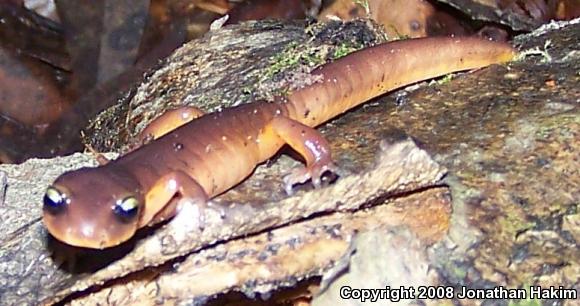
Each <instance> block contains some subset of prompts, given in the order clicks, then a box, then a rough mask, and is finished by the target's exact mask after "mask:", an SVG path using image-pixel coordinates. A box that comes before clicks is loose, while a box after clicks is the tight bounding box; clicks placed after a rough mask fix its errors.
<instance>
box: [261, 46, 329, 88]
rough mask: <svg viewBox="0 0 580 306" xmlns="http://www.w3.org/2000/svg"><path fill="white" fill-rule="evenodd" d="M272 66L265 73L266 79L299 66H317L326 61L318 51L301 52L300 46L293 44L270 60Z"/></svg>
mask: <svg viewBox="0 0 580 306" xmlns="http://www.w3.org/2000/svg"><path fill="white" fill-rule="evenodd" d="M270 62H271V65H270V67H269V68H268V69H266V70H265V72H264V79H270V78H272V77H273V76H275V75H276V74H278V73H280V72H283V71H286V70H289V69H292V68H296V67H298V65H308V66H316V65H319V64H322V63H323V62H324V59H323V58H322V57H321V56H320V55H319V54H318V53H317V52H316V50H300V49H299V46H298V44H296V43H291V44H289V45H288V46H287V47H286V49H285V50H284V51H283V52H281V53H280V54H277V55H275V56H273V57H272V58H271V59H270Z"/></svg>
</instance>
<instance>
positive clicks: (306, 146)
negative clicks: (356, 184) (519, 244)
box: [270, 117, 337, 194]
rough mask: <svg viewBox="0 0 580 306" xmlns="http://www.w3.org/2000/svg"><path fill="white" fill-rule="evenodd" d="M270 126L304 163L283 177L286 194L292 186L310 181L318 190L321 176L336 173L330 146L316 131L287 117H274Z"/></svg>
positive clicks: (289, 192) (290, 191)
mask: <svg viewBox="0 0 580 306" xmlns="http://www.w3.org/2000/svg"><path fill="white" fill-rule="evenodd" d="M270 126H271V128H272V130H273V132H274V133H275V134H276V135H278V136H279V137H280V138H281V139H282V140H284V142H285V143H286V144H288V145H289V146H290V147H291V148H292V149H294V150H295V151H296V152H298V153H299V154H300V155H301V156H302V157H303V158H304V159H305V161H306V166H305V167H300V168H296V169H294V170H293V171H292V172H291V173H290V174H289V175H287V176H285V177H284V189H285V190H286V193H288V194H291V193H292V187H293V186H294V185H296V184H301V183H305V182H306V181H308V180H312V184H313V185H314V187H315V188H319V187H320V185H321V176H322V175H323V174H324V173H325V172H327V171H331V172H334V173H336V172H337V167H336V165H335V164H334V162H333V161H332V157H331V153H330V145H329V144H328V141H326V139H324V137H323V136H322V135H321V134H320V133H319V132H318V131H316V130H315V129H313V128H311V127H309V126H307V125H304V124H302V123H300V122H297V121H295V120H292V119H290V118H287V117H275V118H274V119H273V120H272V122H271V125H270Z"/></svg>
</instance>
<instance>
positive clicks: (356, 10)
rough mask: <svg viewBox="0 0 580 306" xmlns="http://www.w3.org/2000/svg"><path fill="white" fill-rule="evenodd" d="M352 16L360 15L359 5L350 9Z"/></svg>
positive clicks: (349, 12)
mask: <svg viewBox="0 0 580 306" xmlns="http://www.w3.org/2000/svg"><path fill="white" fill-rule="evenodd" d="M348 14H349V15H350V17H357V16H358V6H355V7H353V8H351V9H350V11H348Z"/></svg>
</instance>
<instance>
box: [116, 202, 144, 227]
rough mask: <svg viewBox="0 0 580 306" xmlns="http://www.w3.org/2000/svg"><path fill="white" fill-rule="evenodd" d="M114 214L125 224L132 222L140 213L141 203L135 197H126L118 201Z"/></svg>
mask: <svg viewBox="0 0 580 306" xmlns="http://www.w3.org/2000/svg"><path fill="white" fill-rule="evenodd" d="M113 212H114V213H115V215H116V216H117V217H119V218H120V219H121V221H123V222H130V221H131V220H133V219H134V218H135V217H136V216H137V213H138V212H139V201H138V200H137V199H136V198H135V197H126V198H124V199H122V200H118V201H117V203H115V207H113Z"/></svg>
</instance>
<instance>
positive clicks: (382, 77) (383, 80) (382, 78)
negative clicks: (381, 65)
mask: <svg viewBox="0 0 580 306" xmlns="http://www.w3.org/2000/svg"><path fill="white" fill-rule="evenodd" d="M385 77H386V74H384V73H383V75H382V76H381V82H382V83H384V82H385Z"/></svg>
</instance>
